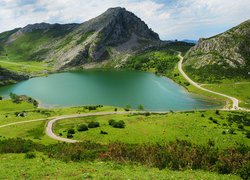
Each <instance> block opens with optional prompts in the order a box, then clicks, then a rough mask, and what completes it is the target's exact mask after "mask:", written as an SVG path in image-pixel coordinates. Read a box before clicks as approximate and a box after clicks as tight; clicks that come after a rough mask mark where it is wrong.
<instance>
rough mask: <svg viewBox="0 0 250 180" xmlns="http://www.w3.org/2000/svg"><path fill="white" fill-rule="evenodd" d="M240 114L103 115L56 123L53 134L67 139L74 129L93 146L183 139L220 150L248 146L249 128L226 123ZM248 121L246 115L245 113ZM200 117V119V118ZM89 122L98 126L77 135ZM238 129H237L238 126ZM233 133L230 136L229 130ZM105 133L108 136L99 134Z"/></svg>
mask: <svg viewBox="0 0 250 180" xmlns="http://www.w3.org/2000/svg"><path fill="white" fill-rule="evenodd" d="M242 115H243V114H242V113H240V112H227V111H221V112H219V114H216V113H215V111H214V110H210V111H205V112H190V113H169V114H166V115H150V116H145V115H112V116H109V115H106V116H93V117H81V118H74V119H65V120H61V121H58V122H57V123H56V124H55V126H54V131H55V132H56V133H57V134H58V135H59V134H62V136H63V137H66V136H67V131H68V129H71V128H73V129H75V132H76V134H74V137H73V138H74V139H77V140H89V141H93V142H97V143H103V144H108V143H110V142H116V141H121V142H124V143H130V144H138V143H139V144H140V143H162V142H170V141H175V140H176V139H180V140H187V141H190V142H192V143H195V144H201V145H206V144H207V143H208V141H209V140H212V141H214V142H215V145H216V146H217V147H218V148H220V149H224V148H227V147H230V146H234V145H236V144H245V145H250V140H249V139H248V138H247V137H246V132H247V131H249V130H250V127H249V126H244V125H243V126H244V127H243V129H239V127H238V126H239V125H240V124H242V122H230V121H229V120H228V119H229V117H230V116H231V117H234V116H242ZM246 115H247V118H248V121H249V116H250V114H246ZM202 116H204V117H202ZM211 118H212V120H210V119H211ZM110 119H114V120H116V121H120V120H123V121H124V122H125V124H126V127H125V128H123V129H119V128H113V127H112V126H110V125H109V124H108V121H109V120H110ZM91 121H97V122H99V123H100V127H98V128H91V129H89V130H88V131H84V132H78V131H77V127H78V126H79V125H81V124H86V125H87V124H88V123H89V122H91ZM240 128H241V127H240ZM231 130H232V131H233V133H232V132H231V134H230V131H231ZM101 131H105V132H107V133H108V134H100V132H101Z"/></svg>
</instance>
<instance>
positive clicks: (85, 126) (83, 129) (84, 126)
mask: <svg viewBox="0 0 250 180" xmlns="http://www.w3.org/2000/svg"><path fill="white" fill-rule="evenodd" d="M88 129H89V128H88V126H87V125H86V124H81V125H80V126H78V128H77V130H78V131H79V132H81V131H87V130H88Z"/></svg>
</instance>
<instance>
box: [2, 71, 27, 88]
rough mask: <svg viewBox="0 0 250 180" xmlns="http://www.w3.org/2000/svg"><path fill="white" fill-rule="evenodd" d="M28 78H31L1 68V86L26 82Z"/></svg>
mask: <svg viewBox="0 0 250 180" xmlns="http://www.w3.org/2000/svg"><path fill="white" fill-rule="evenodd" d="M28 78H29V77H28V76H26V75H22V74H18V73H15V72H12V71H9V70H7V69H4V68H2V67H0V86H5V85H8V84H13V83H15V82H17V81H22V80H26V79H28Z"/></svg>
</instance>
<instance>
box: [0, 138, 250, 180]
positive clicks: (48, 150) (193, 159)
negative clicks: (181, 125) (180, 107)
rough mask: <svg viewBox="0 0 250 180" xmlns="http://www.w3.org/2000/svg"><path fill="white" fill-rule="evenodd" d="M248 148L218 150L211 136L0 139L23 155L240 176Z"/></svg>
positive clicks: (2, 148) (0, 144) (0, 145)
mask: <svg viewBox="0 0 250 180" xmlns="http://www.w3.org/2000/svg"><path fill="white" fill-rule="evenodd" d="M249 150H250V149H249V147H247V146H243V145H242V146H237V147H233V148H227V149H225V150H224V151H219V150H218V148H216V147H215V146H214V142H213V141H211V140H210V141H208V143H207V144H206V145H203V146H201V145H195V144H192V143H190V142H188V141H180V140H177V141H175V142H170V143H167V144H162V145H159V144H152V143H149V144H139V145H138V144H133V145H132V144H124V143H119V142H116V143H111V144H109V145H100V144H96V143H92V142H81V143H74V144H66V143H59V144H54V145H48V146H44V145H41V144H38V143H34V142H32V141H25V140H22V139H19V138H17V139H7V140H2V141H0V154H6V153H26V155H25V158H26V159H35V158H36V154H35V153H33V152H35V151H36V152H41V153H43V154H44V155H46V156H48V157H49V158H51V159H58V160H61V161H64V162H68V163H70V162H90V161H91V162H95V161H104V162H110V161H112V162H114V163H120V164H125V165H126V164H131V165H137V164H138V165H144V166H147V167H149V168H151V167H155V168H158V169H161V170H162V171H164V169H171V170H190V169H192V170H201V169H203V170H207V169H210V170H211V171H215V172H218V173H222V174H228V173H234V174H238V175H240V176H241V177H242V178H243V179H247V178H248V175H249V174H248V173H249V171H248V170H249V169H248V168H249V167H248V161H247V160H248V159H249V157H250V153H249V152H250V151H249ZM0 157H1V156H0ZM235 157H237V158H235Z"/></svg>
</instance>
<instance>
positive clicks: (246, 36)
mask: <svg viewBox="0 0 250 180" xmlns="http://www.w3.org/2000/svg"><path fill="white" fill-rule="evenodd" d="M184 66H186V67H188V68H189V69H196V70H197V72H198V71H199V69H204V71H205V69H206V68H207V67H210V68H211V69H212V67H214V69H215V68H216V69H217V71H218V72H222V71H223V72H224V73H225V74H230V71H232V70H233V71H237V72H238V73H239V75H243V74H245V75H244V76H245V77H247V73H248V70H249V67H250V20H248V21H245V22H244V23H242V24H240V25H239V26H236V27H234V28H232V29H230V30H229V31H226V32H225V33H222V34H219V35H216V36H213V37H211V38H207V39H205V38H202V39H200V40H199V42H198V44H197V45H196V46H194V47H193V48H191V49H190V50H189V51H188V53H187V54H186V56H185V63H184ZM241 70H242V71H241ZM206 73H209V72H206Z"/></svg>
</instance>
